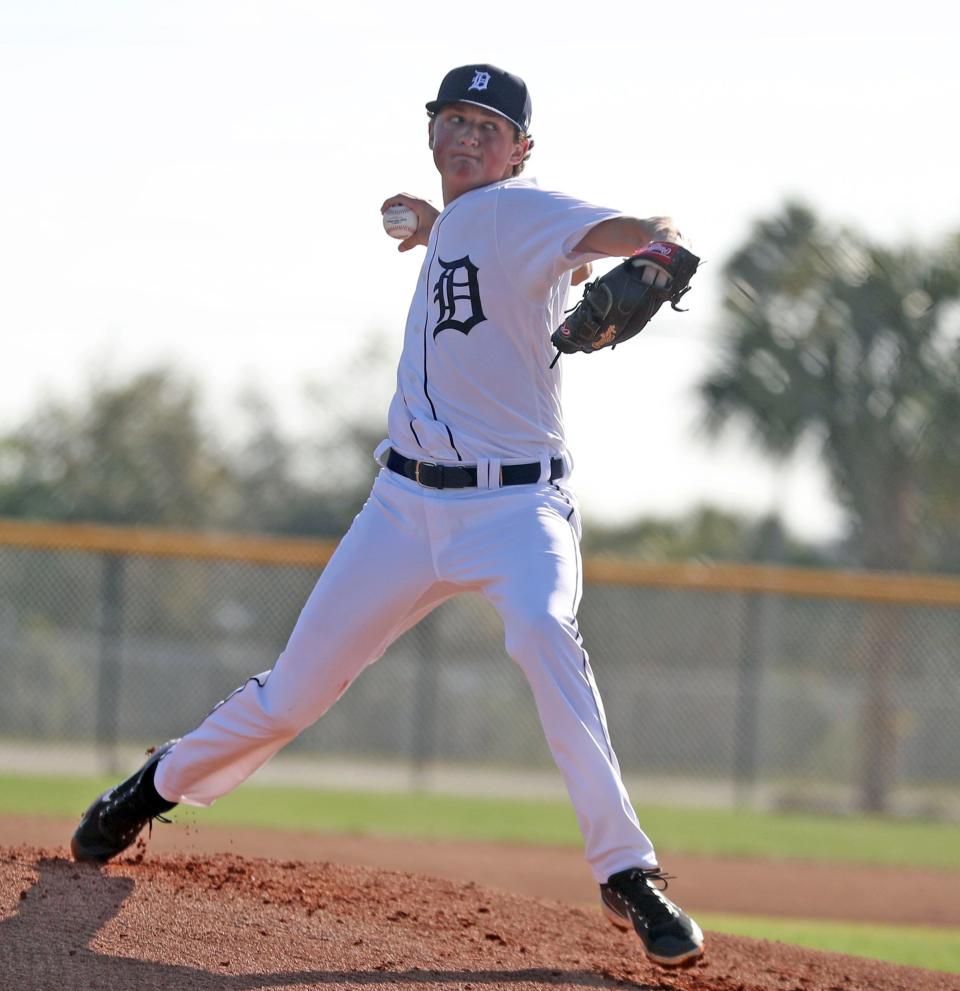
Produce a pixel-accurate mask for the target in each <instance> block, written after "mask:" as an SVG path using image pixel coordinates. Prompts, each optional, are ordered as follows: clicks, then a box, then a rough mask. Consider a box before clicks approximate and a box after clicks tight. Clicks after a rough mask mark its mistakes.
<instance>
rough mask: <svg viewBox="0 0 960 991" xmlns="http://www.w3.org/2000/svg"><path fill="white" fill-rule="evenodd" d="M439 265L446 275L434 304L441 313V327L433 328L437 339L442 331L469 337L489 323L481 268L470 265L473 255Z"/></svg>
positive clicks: (442, 277) (438, 284)
mask: <svg viewBox="0 0 960 991" xmlns="http://www.w3.org/2000/svg"><path fill="white" fill-rule="evenodd" d="M437 261H438V262H439V263H440V265H441V266H442V267H443V271H442V272H441V273H440V278H439V279H437V284H436V285H435V286H434V287H433V301H434V302H435V303H436V304H437V306H438V307H439V309H440V314H439V319H438V320H437V325H436V326H435V327H434V328H433V336H434V339H436V336H437V334H439V333H440V331H441V330H459V331H460V333H461V334H469V333H470V331H471V330H473V328H474V327H476V325H477V324H478V323H483V321H484V320H486V319H487V318H486V317H485V316H484V315H483V306H482V305H481V303H480V286H479V283H478V282H477V271H478V269H477V266H476V265H474V264H473V262H472V261H470V256H469V255H464V257H463V258H458V259H457V260H456V261H453V262H445V261H444V260H443V259H442V258H438V259H437Z"/></svg>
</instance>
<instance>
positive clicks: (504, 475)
mask: <svg viewBox="0 0 960 991" xmlns="http://www.w3.org/2000/svg"><path fill="white" fill-rule="evenodd" d="M387 467H388V468H389V469H390V470H391V471H395V472H396V473H397V474H398V475H405V476H406V477H407V478H409V479H411V480H412V481H414V482H419V483H420V484H421V485H426V486H427V488H430V489H468V488H471V487H474V488H475V487H476V485H477V466H476V465H438V464H437V463H436V461H415V460H414V459H413V458H405V457H404V456H403V455H402V454H397V452H396V451H394V450H393V449H392V448H391V449H390V453H389V454H388V455H387ZM563 474H564V465H563V458H551V459H550V481H551V482H553V481H556V479H558V478H562V477H563ZM539 481H540V463H539V462H532V463H531V464H527V465H502V466H501V467H500V484H501V485H532V484H533V483H534V482H539Z"/></svg>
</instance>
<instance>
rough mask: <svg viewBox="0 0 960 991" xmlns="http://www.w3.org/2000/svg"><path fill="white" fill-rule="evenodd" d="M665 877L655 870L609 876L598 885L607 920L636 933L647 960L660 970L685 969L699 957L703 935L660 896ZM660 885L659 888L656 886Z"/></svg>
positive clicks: (665, 882) (678, 909) (688, 919)
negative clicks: (668, 968) (661, 883)
mask: <svg viewBox="0 0 960 991" xmlns="http://www.w3.org/2000/svg"><path fill="white" fill-rule="evenodd" d="M668 877H669V875H667V874H664V873H663V872H662V871H659V870H643V869H641V868H639V867H632V868H630V869H629V870H625V871H620V872H619V873H617V874H611V875H610V877H609V878H608V879H607V883H606V884H601V885H600V900H601V902H602V903H603V911H604V913H605V914H606V916H607V918H608V919H609V920H610V921H611V922H612V923H613V924H614V925H615V926H616V927H617V928H618V929H629V928H630V927H631V926H633V928H634V929H635V930H636V931H637V935H638V936H639V937H640V942H641V943H643V948H644V951H645V952H646V954H647V956H648V957H649V958H650V959H651V960H652V961H653V962H654V963H658V964H660V965H661V966H662V967H685V966H689V965H690V964H692V963H693V962H694V961H695V960H696V959H697V957H699V956H702V954H703V933H702V932H701V931H700V927H699V926H698V925H697V924H696V922H694V921H693V919H691V918H690V916H689V915H687V913H686V912H684V911H683V909H681V908H679V907H678V906H677V905H674V903H673V902H672V901H670V899H669V898H667V897H666V896H665V895H664V894H663V889H665V888H666V887H667V879H668ZM658 881H662V882H663V888H658V887H657V886H656V882H658Z"/></svg>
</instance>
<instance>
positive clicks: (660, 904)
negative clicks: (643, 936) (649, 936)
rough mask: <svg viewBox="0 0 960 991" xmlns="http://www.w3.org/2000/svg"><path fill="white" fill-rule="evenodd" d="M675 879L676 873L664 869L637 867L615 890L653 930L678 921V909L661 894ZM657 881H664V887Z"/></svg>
mask: <svg viewBox="0 0 960 991" xmlns="http://www.w3.org/2000/svg"><path fill="white" fill-rule="evenodd" d="M673 879H674V875H672V874H665V873H664V872H663V871H644V870H641V869H640V868H637V869H636V870H632V871H631V872H630V873H629V874H628V875H627V876H626V878H625V879H624V880H622V881H620V884H619V885H618V886H617V888H615V889H614V890H615V891H616V892H617V894H619V895H620V896H621V897H622V898H624V900H626V901H627V902H629V904H630V906H631V907H632V908H633V909H635V910H636V912H637V914H638V915H641V916H643V918H644V919H646V920H647V928H648V929H649V930H650V931H651V932H652V931H654V930H657V929H661V928H664V927H666V926H673V925H675V924H676V922H677V914H676V911H675V910H674V909H673V907H672V906H671V905H670V904H669V903H668V902H667V901H666V900H665V899H664V898H662V897H661V895H660V892H661V891H666V889H667V887H668V886H669V884H668V882H670V881H672V880H673ZM648 882H651V883H648ZM656 882H662V883H663V887H662V888H661V887H658V886H657V884H656Z"/></svg>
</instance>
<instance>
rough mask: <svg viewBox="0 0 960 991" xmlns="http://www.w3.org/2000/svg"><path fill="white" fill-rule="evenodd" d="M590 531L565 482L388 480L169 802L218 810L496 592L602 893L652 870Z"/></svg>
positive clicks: (181, 761)
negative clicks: (611, 712)
mask: <svg viewBox="0 0 960 991" xmlns="http://www.w3.org/2000/svg"><path fill="white" fill-rule="evenodd" d="M579 531H580V519H579V513H578V511H577V509H576V508H575V503H574V502H573V500H572V497H571V496H570V494H569V493H568V492H567V491H565V490H564V489H562V488H559V487H558V486H556V485H553V484H549V483H547V484H535V485H517V486H510V487H505V488H496V489H445V490H442V491H437V490H433V489H427V488H423V487H421V486H420V485H418V484H417V483H416V482H412V481H410V480H409V479H407V478H404V477H403V476H400V475H397V474H394V473H393V472H391V471H389V470H387V469H384V470H383V471H381V473H380V475H379V477H378V478H377V480H376V482H375V484H374V486H373V490H372V492H371V494H370V497H369V499H368V500H367V502H366V504H365V505H364V507H363V509H362V510H361V512H360V513H359V514H358V515H357V517H356V519H355V520H354V521H353V524H352V526H351V527H350V529H349V531H348V532H347V533H346V535H345V536H344V538H343V540H342V541H341V542H340V544H339V546H338V547H337V549H336V551H335V553H334V554H333V556H332V558H331V559H330V562H329V563H328V564H327V566H326V568H325V569H324V570H323V573H322V574H321V575H320V578H319V580H318V581H317V584H316V586H315V587H314V589H313V591H312V593H311V594H310V596H309V598H308V600H307V603H306V605H305V606H304V608H303V611H302V612H301V613H300V617H299V619H298V620H297V623H296V625H295V626H294V629H293V632H292V634H291V635H290V639H289V642H288V643H287V646H286V649H285V650H284V651H283V653H282V654H281V655H280V657H279V659H278V660H277V662H276V665H275V666H274V668H273V670H272V671H269V672H265V673H263V674H260V675H257V676H256V677H254V678H250V679H249V680H248V681H247V682H246V683H245V684H244V685H242V686H241V687H240V688H238V689H237V690H236V691H235V692H234V693H233V694H232V695H230V696H228V697H227V698H226V699H225V700H224V701H223V702H221V703H220V704H219V705H218V706H217V707H216V708H215V709H214V710H213V711H212V712H211V713H210V715H208V716H207V717H206V719H204V721H203V722H202V723H201V724H200V725H199V726H198V727H197V728H196V729H195V730H193V731H192V732H191V733H188V734H187V735H186V736H184V737H183V738H182V739H181V740H180V742H179V743H177V745H176V746H175V747H174V748H173V749H172V750H171V751H170V752H169V754H167V756H166V757H165V758H164V759H163V760H162V761H161V762H160V764H159V765H158V767H157V771H156V777H155V785H156V788H157V790H158V792H159V793H160V795H161V796H162V797H163V798H165V799H166V800H167V801H170V802H178V803H184V804H188V805H209V804H211V803H212V802H213V801H214V800H215V799H216V798H218V797H219V796H220V795H223V794H226V793H227V792H228V791H230V790H231V789H233V788H235V787H236V786H237V785H239V784H240V783H241V782H242V781H244V780H245V779H246V778H247V777H249V776H250V775H251V774H252V773H253V772H254V771H255V770H256V769H257V768H258V767H260V766H261V765H262V764H264V763H265V762H266V761H267V760H269V759H270V758H271V757H272V756H273V755H274V754H275V753H276V752H277V751H278V750H280V749H281V747H283V746H284V744H286V743H287V742H288V741H290V740H291V739H293V738H294V737H295V736H296V735H297V734H298V733H300V732H301V730H303V729H305V728H306V727H308V726H310V725H311V724H312V723H313V722H315V721H316V720H317V719H318V718H319V717H320V716H322V715H323V714H324V713H325V712H326V711H327V709H329V708H330V706H332V705H333V703H334V702H336V700H337V699H338V698H340V696H341V695H342V694H343V693H344V692H345V691H346V690H347V688H348V687H349V685H350V683H351V682H352V681H353V680H354V678H356V677H357V675H358V674H359V673H360V672H361V671H362V670H363V669H364V668H365V667H366V666H367V665H368V664H371V663H372V662H373V661H375V660H377V659H378V658H379V657H380V656H381V655H382V654H383V652H384V651H385V650H386V649H387V647H388V646H389V645H390V644H391V643H392V642H393V641H394V640H396V639H397V637H399V636H400V635H401V634H402V633H404V632H405V631H406V630H408V629H409V628H410V627H411V626H413V625H414V624H415V623H417V622H418V621H419V620H420V619H422V618H423V617H424V616H426V615H427V613H429V612H430V611H431V610H432V609H434V608H435V607H436V606H437V605H439V604H440V603H441V602H443V601H444V600H445V599H448V598H450V597H451V596H453V595H456V594H457V593H459V592H464V591H477V592H480V593H481V594H483V595H484V596H485V597H486V598H487V599H488V600H489V601H490V602H491V603H492V604H493V606H494V607H495V608H496V610H497V611H498V612H499V614H500V616H501V618H502V620H503V625H504V631H505V635H506V648H507V652H508V653H509V654H510V656H511V657H512V658H513V659H514V660H515V661H516V662H517V664H519V665H520V667H521V669H522V670H523V672H524V674H525V675H526V677H527V680H528V681H529V683H530V686H531V688H532V690H533V695H534V699H535V701H536V705H537V711H538V713H539V716H540V721H541V724H542V726H543V730H544V733H545V735H546V739H547V742H548V744H549V746H550V749H551V751H552V753H553V757H554V760H555V761H556V763H557V767H558V768H559V770H560V772H561V774H562V775H563V778H564V781H565V783H566V786H567V790H568V792H569V795H570V799H571V801H572V803H573V806H574V810H575V812H576V815H577V819H578V822H579V824H580V829H581V832H582V833H583V837H584V842H585V851H586V857H587V861H588V863H589V864H590V867H591V870H592V871H593V874H594V877H595V878H596V879H597V880H598V881H601V882H602V881H606V880H607V878H608V877H609V876H610V875H611V874H613V873H615V872H617V871H620V870H624V869H626V868H628V867H655V866H656V865H657V860H656V855H655V853H654V850H653V846H652V844H651V842H650V840H649V839H648V837H647V836H646V834H645V833H644V832H643V830H642V829H641V828H640V826H639V824H638V822H637V816H636V813H635V812H634V810H633V807H632V805H631V803H630V800H629V797H628V796H627V793H626V790H625V788H624V785H623V781H622V779H621V776H620V768H619V765H618V763H617V759H616V756H615V754H614V752H613V748H612V746H611V745H610V741H609V736H608V733H607V727H606V720H605V717H604V713H603V706H602V704H601V701H600V696H599V693H598V692H597V687H596V684H595V682H594V678H593V672H592V671H591V670H590V664H589V660H588V657H587V653H586V651H585V650H584V649H583V646H582V644H581V639H580V634H579V631H578V630H577V622H576V611H577V606H578V604H579V601H580V595H581V589H582V586H581V561H580V547H579Z"/></svg>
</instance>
